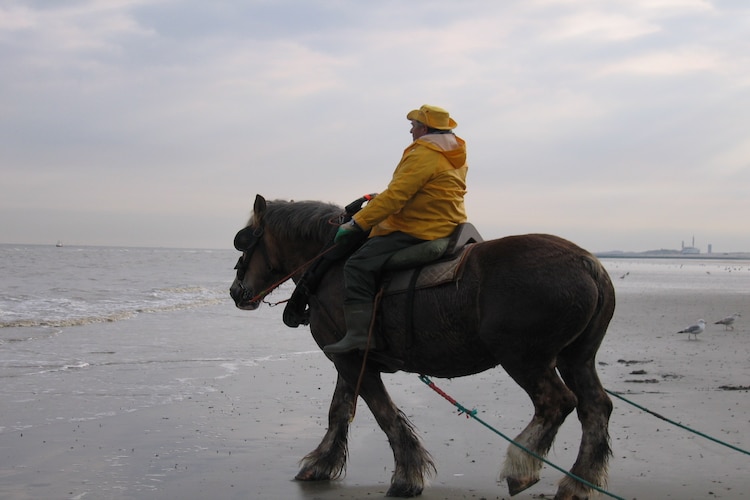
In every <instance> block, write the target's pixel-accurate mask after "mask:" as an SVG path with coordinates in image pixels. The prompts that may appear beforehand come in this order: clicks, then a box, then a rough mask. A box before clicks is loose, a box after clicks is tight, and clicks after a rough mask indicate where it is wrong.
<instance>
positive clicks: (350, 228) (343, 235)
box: [333, 219, 362, 245]
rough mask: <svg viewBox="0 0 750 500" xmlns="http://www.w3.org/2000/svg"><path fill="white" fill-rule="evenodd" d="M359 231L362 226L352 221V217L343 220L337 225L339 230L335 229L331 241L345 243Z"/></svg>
mask: <svg viewBox="0 0 750 500" xmlns="http://www.w3.org/2000/svg"><path fill="white" fill-rule="evenodd" d="M361 232H362V228H361V227H359V226H358V225H357V224H356V223H355V222H354V219H352V220H350V221H349V222H344V223H343V224H341V225H340V226H339V230H338V231H336V236H334V238H333V242H334V243H336V244H341V245H345V244H347V243H348V242H350V241H351V240H352V238H354V237H355V236H357V235H359V233H361Z"/></svg>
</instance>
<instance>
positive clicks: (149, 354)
mask: <svg viewBox="0 0 750 500" xmlns="http://www.w3.org/2000/svg"><path fill="white" fill-rule="evenodd" d="M237 258H238V253H237V252H236V251H234V250H202V249H171V248H117V247H92V246H81V247H75V246H65V247H56V246H54V245H10V244H3V245H0V276H1V278H0V279H1V280H2V281H1V283H2V284H1V285H0V380H1V381H2V383H0V400H1V401H2V402H3V403H2V406H3V412H4V418H3V419H2V421H0V434H2V433H4V432H9V431H18V430H21V429H24V428H28V427H30V426H35V425H44V424H45V422H49V421H54V420H57V419H67V420H76V419H82V420H88V419H97V418H103V417H105V416H107V415H112V414H114V413H118V412H119V413H121V412H127V411H134V409H137V408H145V407H152V406H155V405H160V404H168V403H170V402H172V401H174V400H175V399H180V398H185V397H191V395H195V394H196V393H201V392H205V391H211V390H216V389H215V387H213V386H212V384H210V383H207V382H206V381H207V380H209V381H210V380H220V379H221V378H225V377H232V376H236V374H237V373H238V371H239V370H240V369H241V368H242V366H248V365H252V364H255V363H258V362H261V361H262V360H268V359H271V358H274V359H279V360H290V361H291V360H294V359H295V356H298V355H300V353H306V352H310V350H314V349H317V346H316V345H315V344H314V342H313V341H312V339H311V338H310V336H309V333H308V334H304V333H303V334H300V329H298V330H292V329H289V328H286V327H285V326H284V325H283V324H282V323H281V310H280V309H281V308H273V307H268V306H263V307H261V308H259V309H258V310H257V311H252V312H247V311H240V310H238V309H236V308H235V307H234V305H233V303H232V300H231V299H230V297H229V294H228V289H229V286H230V284H231V281H232V279H233V277H234V271H233V267H234V264H235V262H236V259H237ZM602 262H603V263H604V265H605V267H606V268H607V270H608V271H609V273H610V275H611V277H612V280H613V283H614V284H615V288H616V290H617V293H618V294H628V293H645V292H654V291H657V292H658V291H660V290H662V291H670V292H675V291H676V292H679V291H680V290H694V289H695V288H696V287H700V288H701V289H703V290H705V291H706V292H711V291H722V292H729V293H737V294H745V295H750V261H743V260H721V259H683V258H667V259H632V258H607V259H602ZM291 290H292V288H291V285H290V284H287V285H284V286H282V287H281V288H280V289H279V290H278V291H276V292H274V294H272V295H271V296H270V297H269V300H274V299H278V300H283V299H284V298H286V297H288V295H289V294H290V293H291ZM731 312H733V311H728V313H731ZM696 319H697V318H696ZM302 329H304V327H303V328H302ZM141 372H142V373H143V377H142V378H140V379H139V378H138V376H137V374H138V373H141ZM123 373H127V374H128V376H127V377H121V376H119V375H120V374H123ZM123 380H127V386H124V385H123V382H122V381H123ZM67 398H79V399H80V401H81V404H80V405H70V404H69V401H66V399H67ZM56 401H61V402H62V401H64V403H65V404H62V403H61V404H60V405H59V408H57V407H56V404H55V402H56Z"/></svg>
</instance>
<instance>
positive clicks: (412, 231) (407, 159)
mask: <svg viewBox="0 0 750 500" xmlns="http://www.w3.org/2000/svg"><path fill="white" fill-rule="evenodd" d="M468 168H469V167H468V165H467V164H466V143H465V142H464V140H463V139H461V138H460V137H457V136H455V135H453V134H427V135H424V136H422V137H420V138H419V139H417V140H416V141H414V142H413V143H411V144H410V145H409V147H407V148H406V149H405V150H404V154H403V156H402V157H401V161H400V162H399V164H398V165H397V166H396V170H395V171H394V172H393V178H392V179H391V182H390V184H388V188H386V190H385V191H383V192H381V193H379V194H378V195H377V196H376V197H375V198H374V199H372V200H371V201H370V202H369V203H368V204H367V205H366V206H365V207H364V208H363V209H362V210H360V211H359V212H357V214H356V215H355V216H354V221H355V222H356V223H357V225H358V226H359V227H361V228H362V229H364V230H367V229H370V228H372V231H371V232H370V237H373V236H383V235H386V234H389V233H392V232H395V231H401V232H404V233H407V234H409V235H411V236H414V237H415V238H420V239H423V240H434V239H437V238H443V237H445V236H448V235H450V234H451V233H452V232H453V230H454V229H455V228H456V226H457V225H458V224H459V223H462V222H466V209H465V207H464V195H465V194H466V172H467V170H468Z"/></svg>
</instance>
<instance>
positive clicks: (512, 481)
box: [505, 477, 539, 496]
mask: <svg viewBox="0 0 750 500" xmlns="http://www.w3.org/2000/svg"><path fill="white" fill-rule="evenodd" d="M505 481H506V482H507V483H508V492H509V493H510V496H513V495H517V494H518V493H521V492H522V491H523V490H525V489H527V488H531V487H532V486H534V485H535V484H536V483H538V482H539V478H538V477H530V478H526V479H516V478H514V477H509V478H507V479H506V480H505Z"/></svg>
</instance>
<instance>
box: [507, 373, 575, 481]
mask: <svg viewBox="0 0 750 500" xmlns="http://www.w3.org/2000/svg"><path fill="white" fill-rule="evenodd" d="M503 367H504V368H505V369H506V371H507V372H508V374H509V375H510V376H511V377H513V379H514V380H515V381H516V382H518V384H519V385H520V386H521V387H522V388H523V389H524V390H525V391H526V393H527V394H528V395H529V397H530V398H531V400H532V402H533V404H534V417H533V418H532V420H531V422H529V424H528V425H527V426H526V428H525V429H524V430H523V431H522V432H521V433H520V434H519V435H518V436H517V437H516V438H515V440H514V443H516V444H518V445H520V446H516V444H510V445H509V446H508V451H507V454H506V457H505V463H504V464H503V469H502V472H501V473H500V479H501V480H502V479H505V480H506V482H507V484H508V490H509V492H510V494H511V495H516V494H517V493H520V492H521V491H523V490H525V489H527V488H529V487H531V486H533V485H534V484H536V482H537V481H539V471H540V470H541V468H542V461H541V460H539V459H538V458H536V457H535V456H533V455H532V454H530V453H528V451H526V450H529V451H531V452H533V453H534V454H536V455H538V456H540V457H544V456H545V455H546V454H547V452H548V451H549V449H550V447H551V446H552V442H553V441H554V439H555V436H556V435H557V431H558V430H559V429H560V426H561V425H562V423H563V422H564V421H565V418H566V417H567V416H568V415H569V414H570V412H572V411H573V408H575V406H576V398H575V396H574V395H573V393H572V392H571V391H570V390H569V389H568V388H567V387H566V386H565V384H563V383H562V381H561V380H560V377H558V376H557V373H555V370H554V369H553V368H551V367H538V368H534V367H529V366H528V364H527V365H525V366H523V367H522V366H520V365H512V366H511V365H506V364H504V365H503ZM521 447H523V448H521Z"/></svg>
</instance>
